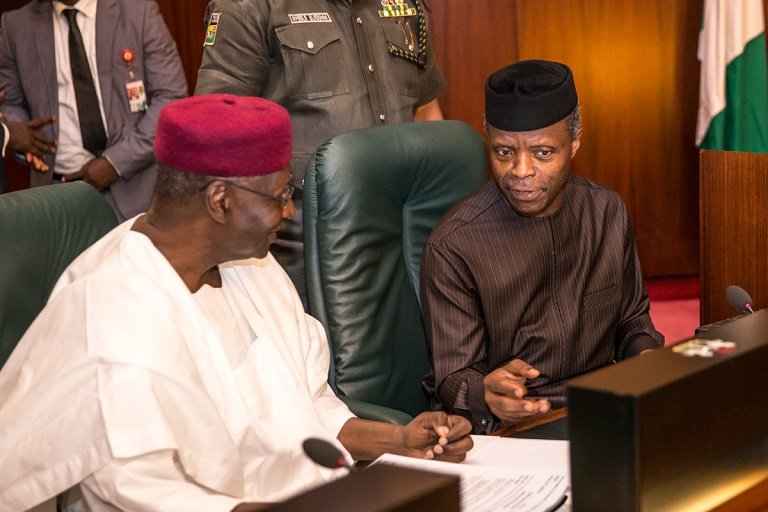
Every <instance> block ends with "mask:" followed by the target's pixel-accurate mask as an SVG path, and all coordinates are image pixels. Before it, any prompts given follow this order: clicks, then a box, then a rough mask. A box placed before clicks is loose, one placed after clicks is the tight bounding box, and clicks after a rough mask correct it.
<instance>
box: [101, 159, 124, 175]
mask: <svg viewBox="0 0 768 512" xmlns="http://www.w3.org/2000/svg"><path fill="white" fill-rule="evenodd" d="M102 156H103V157H104V158H106V159H107V162H109V165H111V166H112V168H113V169H114V170H115V172H116V173H117V175H118V177H120V178H122V177H123V175H122V173H121V172H120V169H118V168H117V166H116V165H115V162H113V161H112V159H111V158H109V155H102Z"/></svg>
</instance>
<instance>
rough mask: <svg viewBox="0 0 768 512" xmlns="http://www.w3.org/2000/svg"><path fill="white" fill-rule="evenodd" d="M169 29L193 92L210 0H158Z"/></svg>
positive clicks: (201, 53) (189, 86)
mask: <svg viewBox="0 0 768 512" xmlns="http://www.w3.org/2000/svg"><path fill="white" fill-rule="evenodd" d="M157 3H158V5H159V6H160V12H161V13H162V14H163V18H164V19H165V23H166V24H167V25H168V30H169V31H170V32H171V35H172V36H173V38H174V40H175V41H176V44H177V46H178V48H179V56H180V57H181V63H182V64H183V65H184V73H185V75H186V78H187V87H188V88H189V93H190V94H192V93H193V92H194V90H195V84H196V83H197V70H198V68H199V67H200V60H201V59H202V57H203V40H204V39H205V20H204V17H205V8H206V6H207V5H208V0H184V1H183V2H180V1H178V0H158V2H157Z"/></svg>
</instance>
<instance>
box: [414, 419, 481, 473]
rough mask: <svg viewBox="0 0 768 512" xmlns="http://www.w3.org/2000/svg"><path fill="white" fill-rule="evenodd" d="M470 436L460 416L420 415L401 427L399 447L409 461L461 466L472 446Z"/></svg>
mask: <svg viewBox="0 0 768 512" xmlns="http://www.w3.org/2000/svg"><path fill="white" fill-rule="evenodd" d="M470 432H472V425H471V424H470V423H469V421H467V420H466V419H465V418H462V417H461V416H451V415H448V414H445V413H444V412H423V413H421V414H419V415H418V416H416V417H415V418H414V419H413V420H411V422H410V423H408V424H407V425H406V426H405V427H403V446H404V447H405V449H406V452H407V455H409V456H411V457H419V458H427V459H432V458H434V459H438V460H444V461H448V462H461V461H462V460H464V459H465V458H466V456H467V452H468V451H469V450H471V449H472V446H473V442H472V438H471V437H469V434H470Z"/></svg>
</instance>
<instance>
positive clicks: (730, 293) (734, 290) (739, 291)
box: [725, 284, 755, 315]
mask: <svg viewBox="0 0 768 512" xmlns="http://www.w3.org/2000/svg"><path fill="white" fill-rule="evenodd" d="M725 295H726V296H727V297H728V304H730V305H731V307H732V308H733V309H735V310H736V311H738V312H739V313H740V314H742V315H743V314H746V313H749V314H750V315H753V314H755V310H754V309H752V297H750V296H749V294H748V293H747V292H746V291H745V290H744V288H741V287H739V286H736V285H735V284H732V285H731V286H729V287H728V289H727V290H725Z"/></svg>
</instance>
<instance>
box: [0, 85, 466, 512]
mask: <svg viewBox="0 0 768 512" xmlns="http://www.w3.org/2000/svg"><path fill="white" fill-rule="evenodd" d="M155 154H156V157H157V160H158V162H159V163H160V172H159V177H158V182H157V186H156V188H155V193H154V196H153V200H152V204H151V207H150V209H149V211H148V212H147V213H146V214H144V215H140V216H138V217H136V218H134V219H130V220H128V221H126V222H124V223H123V224H121V225H120V226H118V227H117V228H115V229H114V230H113V231H112V232H110V233H109V234H107V235H106V236H105V237H104V238H103V239H101V240H100V241H99V242H97V243H96V244H95V245H94V246H93V247H91V248H90V249H89V250H87V251H86V252H85V253H83V254H82V255H81V256H80V257H79V258H78V259H77V260H75V262H74V263H73V264H72V265H71V266H70V267H69V268H68V269H67V270H66V271H65V273H64V275H63V276H62V277H61V279H60V281H59V282H58V283H57V285H56V287H55V289H54V291H53V293H52V295H51V298H50V300H49V303H48V305H47V306H46V308H45V309H44V310H43V312H42V313H41V314H40V316H39V317H38V318H37V319H36V320H35V322H34V323H33V324H32V326H31V327H30V329H29V330H28V332H27V333H26V334H25V336H24V337H23V339H22V340H21V341H20V342H19V345H18V347H17V349H16V351H15V352H14V353H13V354H12V355H11V358H10V359H9V361H8V363H7V364H6V366H5V367H4V368H3V370H2V372H0V396H3V401H2V403H1V404H0V467H2V468H3V471H0V503H3V504H5V505H7V507H8V508H9V509H12V510H26V509H27V508H30V507H32V506H34V505H36V504H37V503H39V502H42V501H44V500H45V499H46V498H48V497H50V496H54V495H56V494H58V493H60V492H62V491H64V490H66V489H68V488H70V487H73V486H77V487H78V488H79V490H80V491H81V492H82V495H83V499H84V501H85V502H86V504H87V506H88V507H89V509H90V510H114V508H117V509H120V510H131V511H134V512H135V511H143V510H146V511H150V510H192V511H194V510H200V511H206V512H209V511H217V510H221V511H229V510H249V509H252V508H254V507H255V505H253V503H254V502H270V501H277V500H282V499H285V498H286V497H288V496H290V495H292V494H295V493H298V492H300V491H303V490H305V489H307V488H308V487H311V486H314V485H317V484H319V483H322V482H325V481H327V480H329V479H331V478H333V477H334V476H335V475H336V474H337V473H336V471H338V470H336V471H334V470H329V469H324V468H321V467H319V466H317V465H315V464H313V463H312V462H311V461H310V460H309V459H308V458H307V457H306V456H305V455H304V454H303V453H302V441H303V440H304V439H306V438H308V437H320V438H325V439H328V440H329V441H330V442H333V443H336V444H337V445H338V446H339V448H341V449H342V450H343V451H344V453H345V454H346V455H347V456H349V457H351V458H352V459H372V458H375V457H376V456H378V455H379V454H381V453H383V452H385V451H386V452H394V453H401V454H407V455H412V456H415V457H436V458H442V459H445V460H454V461H458V460H461V459H463V458H464V456H465V454H466V452H467V451H468V450H469V449H470V448H471V446H472V441H471V439H470V438H469V437H468V433H469V430H470V425H469V422H467V421H466V420H464V419H463V418H459V417H456V416H448V415H446V414H444V413H437V412H434V413H432V412H430V413H424V414H422V415H420V416H418V417H417V418H415V419H414V420H413V421H412V422H411V423H410V424H408V425H406V426H396V425H389V424H383V423H377V422H372V421H367V420H362V419H359V418H356V417H354V416H353V415H352V413H350V411H349V410H348V409H347V407H346V406H345V405H344V404H343V403H342V402H341V401H340V400H339V399H338V398H337V397H336V396H335V395H334V394H333V392H332V391H331V389H330V387H329V386H328V384H327V382H326V380H327V375H328V366H329V353H328V347H327V342H326V339H325V335H324V331H323V328H322V326H321V325H320V324H319V322H317V321H316V320H315V319H314V318H312V317H310V316H308V315H306V314H305V313H304V311H303V308H302V305H301V301H300V299H299V297H298V295H297V293H296V291H295V289H294V287H293V285H292V284H291V281H290V279H289V278H288V276H287V275H286V274H285V272H284V271H283V270H282V268H281V267H280V266H279V265H278V264H277V262H276V261H275V260H274V258H273V257H272V256H271V255H270V254H269V252H268V249H269V245H270V243H271V242H272V241H274V239H275V232H276V231H277V229H278V227H279V226H280V224H281V222H282V220H283V219H285V218H288V217H290V216H291V215H293V214H294V207H293V203H292V200H291V194H292V192H293V187H292V185H291V178H292V176H291V172H290V171H289V169H288V165H289V160H290V155H291V127H290V120H289V117H288V113H287V111H286V110H285V109H284V108H283V107H280V106H278V105H277V104H275V103H272V102H270V101H268V100H265V99H261V98H254V97H250V98H249V97H236V96H230V95H209V96H197V97H193V98H188V99H184V100H179V101H177V102H173V103H171V104H169V105H168V106H166V107H165V108H164V109H163V110H162V112H161V114H160V119H159V122H158V130H157V137H156V140H155ZM54 319H55V320H56V321H54ZM62 319H67V320H68V322H61V320H62ZM62 324H65V325H64V326H62ZM78 484H79V486H78ZM113 507H114V508H113Z"/></svg>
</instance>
